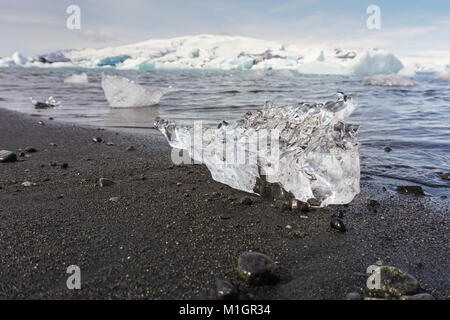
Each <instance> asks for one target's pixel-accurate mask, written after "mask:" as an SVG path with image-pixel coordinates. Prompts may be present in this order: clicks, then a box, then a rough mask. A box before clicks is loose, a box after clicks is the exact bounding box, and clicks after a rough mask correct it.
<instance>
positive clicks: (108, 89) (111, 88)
mask: <svg viewBox="0 0 450 320" xmlns="http://www.w3.org/2000/svg"><path fill="white" fill-rule="evenodd" d="M102 88H103V91H104V93H105V96H106V99H107V100H108V102H109V104H110V106H111V107H112V108H130V107H146V106H152V105H155V104H158V103H159V100H160V99H161V97H162V96H163V95H164V94H165V93H167V92H168V91H169V90H168V89H159V90H153V91H149V90H147V89H146V88H144V87H143V86H141V85H139V84H137V83H135V82H134V81H131V80H129V79H127V78H124V77H118V76H110V75H103V77H102Z"/></svg>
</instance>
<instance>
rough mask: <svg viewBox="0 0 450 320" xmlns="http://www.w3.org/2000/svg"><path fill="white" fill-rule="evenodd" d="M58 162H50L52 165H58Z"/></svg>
mask: <svg viewBox="0 0 450 320" xmlns="http://www.w3.org/2000/svg"><path fill="white" fill-rule="evenodd" d="M57 165H58V164H57V163H56V162H50V166H51V167H56V166H57Z"/></svg>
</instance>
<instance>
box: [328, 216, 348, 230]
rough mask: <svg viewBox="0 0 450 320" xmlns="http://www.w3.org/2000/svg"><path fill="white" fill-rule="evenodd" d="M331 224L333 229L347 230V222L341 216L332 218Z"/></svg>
mask: <svg viewBox="0 0 450 320" xmlns="http://www.w3.org/2000/svg"><path fill="white" fill-rule="evenodd" d="M330 225H331V227H332V228H333V229H336V230H338V231H341V232H344V231H346V230H347V228H346V227H345V222H344V220H342V219H341V218H333V219H331V222H330Z"/></svg>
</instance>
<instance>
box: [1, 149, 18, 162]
mask: <svg viewBox="0 0 450 320" xmlns="http://www.w3.org/2000/svg"><path fill="white" fill-rule="evenodd" d="M15 161H17V156H16V154H15V153H13V152H11V151H8V150H0V162H15Z"/></svg>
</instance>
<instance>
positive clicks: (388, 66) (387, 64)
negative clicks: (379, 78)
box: [353, 52, 403, 76]
mask: <svg viewBox="0 0 450 320" xmlns="http://www.w3.org/2000/svg"><path fill="white" fill-rule="evenodd" d="M401 69H403V64H402V62H401V61H400V60H399V59H398V58H397V57H396V56H394V55H393V54H392V53H382V52H374V53H367V54H365V55H364V56H362V57H361V58H360V59H359V60H358V61H357V62H356V64H355V65H354V66H353V74H355V75H359V76H370V75H375V74H391V73H397V72H399V71H400V70H401Z"/></svg>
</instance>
